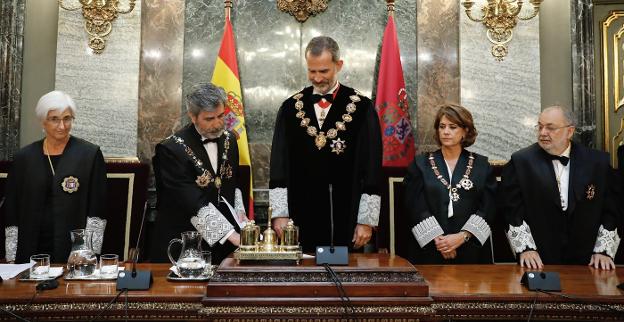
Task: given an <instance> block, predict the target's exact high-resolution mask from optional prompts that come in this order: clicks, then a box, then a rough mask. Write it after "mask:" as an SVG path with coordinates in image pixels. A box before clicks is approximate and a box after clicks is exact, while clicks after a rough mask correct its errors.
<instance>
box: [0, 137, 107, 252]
mask: <svg viewBox="0 0 624 322" xmlns="http://www.w3.org/2000/svg"><path fill="white" fill-rule="evenodd" d="M50 162H52V163H53V166H54V169H55V173H56V174H55V175H54V176H53V175H52V170H51V168H50V164H49V163H50ZM70 177H73V178H75V179H77V184H78V185H76V186H74V185H72V183H71V182H69V183H68V182H67V181H66V179H69V178H70ZM64 187H65V188H66V189H64ZM6 191H7V193H6V204H5V207H6V208H5V214H6V225H7V228H6V239H7V240H6V242H5V244H6V254H7V260H9V261H10V260H13V259H14V260H15V262H16V263H27V262H28V261H29V258H30V256H31V255H34V254H38V253H48V254H49V255H50V256H51V257H50V260H51V261H52V262H54V263H64V262H66V261H67V258H68V256H69V253H70V251H71V238H70V231H71V230H74V229H81V228H85V227H86V228H89V229H92V230H94V235H93V248H94V250H95V252H96V253H99V252H100V250H101V248H102V242H103V235H104V228H105V226H106V220H105V219H104V215H105V214H104V209H106V207H105V202H106V164H105V163H104V157H103V156H102V151H100V148H99V147H98V146H97V145H94V144H91V143H89V142H87V141H85V140H82V139H79V138H77V137H74V136H71V137H70V138H69V141H68V142H67V145H66V146H65V150H64V151H63V154H62V155H60V156H51V157H50V160H48V157H47V156H46V155H45V154H44V153H43V140H39V141H36V142H34V143H32V144H30V145H27V146H25V147H24V148H22V149H21V150H20V151H18V152H17V154H16V155H15V159H14V160H13V164H12V167H11V170H10V172H9V176H8V181H7V189H6Z"/></svg>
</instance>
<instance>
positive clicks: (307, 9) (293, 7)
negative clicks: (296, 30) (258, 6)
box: [277, 0, 329, 22]
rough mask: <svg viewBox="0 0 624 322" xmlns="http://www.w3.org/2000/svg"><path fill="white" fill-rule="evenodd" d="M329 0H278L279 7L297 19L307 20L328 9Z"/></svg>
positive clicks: (300, 20)
mask: <svg viewBox="0 0 624 322" xmlns="http://www.w3.org/2000/svg"><path fill="white" fill-rule="evenodd" d="M328 2H329V0H277V8H278V9H279V10H281V11H283V12H286V13H289V14H290V15H292V16H293V17H295V19H297V21H299V22H305V21H306V20H308V18H309V17H310V16H314V15H316V14H318V13H321V12H323V11H325V9H327V3H328Z"/></svg>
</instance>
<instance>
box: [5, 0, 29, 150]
mask: <svg viewBox="0 0 624 322" xmlns="http://www.w3.org/2000/svg"><path fill="white" fill-rule="evenodd" d="M24 6H25V0H10V1H2V3H0V13H1V14H0V39H1V43H0V160H7V159H12V157H13V153H15V151H16V150H17V148H18V147H19V124H20V121H19V117H20V115H19V111H20V104H21V88H22V82H21V79H22V60H23V57H22V49H23V47H22V45H23V39H24V8H25V7H24Z"/></svg>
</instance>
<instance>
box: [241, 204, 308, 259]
mask: <svg viewBox="0 0 624 322" xmlns="http://www.w3.org/2000/svg"><path fill="white" fill-rule="evenodd" d="M272 212H273V210H272V209H271V207H269V216H268V217H269V218H268V223H267V224H268V226H267V229H266V230H265V231H264V232H263V233H262V235H261V234H260V226H258V225H256V223H255V222H254V221H253V220H250V221H248V222H247V224H246V225H245V227H243V228H242V229H241V233H240V235H241V237H240V238H241V240H240V246H239V247H238V249H237V250H236V251H235V252H234V258H236V260H237V261H238V262H239V263H240V261H241V260H294V261H295V262H296V263H297V264H299V260H300V259H301V257H302V251H301V246H299V227H297V226H295V224H294V223H293V221H292V220H289V221H288V224H287V225H286V227H284V231H283V234H282V239H281V241H279V242H278V238H277V234H276V233H275V231H274V230H273V229H272V228H271V217H272ZM260 237H262V238H260Z"/></svg>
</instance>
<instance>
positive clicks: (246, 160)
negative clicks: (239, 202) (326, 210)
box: [212, 16, 254, 219]
mask: <svg viewBox="0 0 624 322" xmlns="http://www.w3.org/2000/svg"><path fill="white" fill-rule="evenodd" d="M212 83H213V84H215V85H217V86H221V87H223V89H225V92H226V93H227V106H226V107H225V127H226V128H227V129H228V130H230V131H232V132H233V133H234V134H235V135H236V139H237V143H238V154H239V164H240V165H246V166H249V212H248V213H247V215H248V217H249V219H253V218H254V208H253V180H252V175H251V158H250V156H249V144H248V143H247V130H246V129H245V110H244V108H243V98H242V95H241V86H240V78H239V76H238V63H237V62H236V45H235V43H234V33H233V32H232V24H231V23H230V18H229V16H226V18H225V31H224V32H223V39H222V40H221V49H219V56H218V57H217V62H216V63H215V68H214V73H213V74H212Z"/></svg>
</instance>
